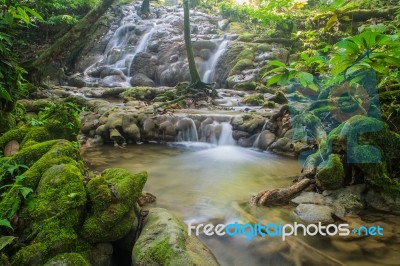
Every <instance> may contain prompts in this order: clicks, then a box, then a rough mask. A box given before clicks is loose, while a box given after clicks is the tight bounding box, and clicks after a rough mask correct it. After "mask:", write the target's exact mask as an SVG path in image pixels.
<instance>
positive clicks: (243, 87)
mask: <svg viewBox="0 0 400 266" xmlns="http://www.w3.org/2000/svg"><path fill="white" fill-rule="evenodd" d="M256 87H257V83H256V82H254V81H246V82H241V83H237V84H235V85H234V86H233V89H234V90H240V91H253V90H255V89H256Z"/></svg>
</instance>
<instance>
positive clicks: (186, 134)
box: [177, 117, 199, 142]
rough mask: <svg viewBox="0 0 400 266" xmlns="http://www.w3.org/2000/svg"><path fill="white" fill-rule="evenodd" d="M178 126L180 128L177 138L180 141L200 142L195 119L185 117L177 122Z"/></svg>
mask: <svg viewBox="0 0 400 266" xmlns="http://www.w3.org/2000/svg"><path fill="white" fill-rule="evenodd" d="M177 128H178V130H179V133H178V137H177V140H178V141H179V142H182V141H189V142H198V141H199V136H198V134H197V129H196V124H195V123H194V121H193V119H191V118H188V117H185V118H183V119H182V120H179V121H178V122H177Z"/></svg>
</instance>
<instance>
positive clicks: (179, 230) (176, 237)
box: [132, 208, 218, 265]
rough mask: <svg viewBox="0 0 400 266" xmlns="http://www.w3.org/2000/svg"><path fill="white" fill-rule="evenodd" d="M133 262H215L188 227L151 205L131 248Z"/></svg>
mask: <svg viewBox="0 0 400 266" xmlns="http://www.w3.org/2000/svg"><path fill="white" fill-rule="evenodd" d="M132 262H133V264H134V265H163V264H168V265H218V262H217V261H216V260H215V258H214V256H213V255H212V253H211V252H210V251H209V250H208V249H207V248H206V247H205V246H204V245H203V244H202V243H201V242H200V241H199V240H198V239H197V238H196V237H195V236H194V235H193V233H192V234H191V235H188V232H187V226H186V225H185V224H184V223H183V222H181V221H180V220H179V219H178V218H177V217H176V216H174V215H173V214H171V213H170V212H168V211H167V210H165V209H161V208H153V209H150V212H149V214H148V216H147V218H146V221H145V224H144V227H143V230H142V232H141V234H140V236H139V238H138V240H137V242H136V243H135V246H134V248H133V251H132Z"/></svg>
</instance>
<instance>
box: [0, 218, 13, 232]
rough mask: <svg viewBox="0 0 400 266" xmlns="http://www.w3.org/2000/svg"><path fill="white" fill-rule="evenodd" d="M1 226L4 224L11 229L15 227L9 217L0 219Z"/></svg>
mask: <svg viewBox="0 0 400 266" xmlns="http://www.w3.org/2000/svg"><path fill="white" fill-rule="evenodd" d="M0 226H4V227H8V228H10V229H13V228H12V226H11V224H10V221H9V220H7V219H0ZM13 230H14V229H13Z"/></svg>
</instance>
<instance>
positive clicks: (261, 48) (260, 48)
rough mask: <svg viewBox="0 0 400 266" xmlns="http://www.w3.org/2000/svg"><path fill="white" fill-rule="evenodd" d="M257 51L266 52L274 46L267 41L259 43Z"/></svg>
mask: <svg viewBox="0 0 400 266" xmlns="http://www.w3.org/2000/svg"><path fill="white" fill-rule="evenodd" d="M257 51H258V52H259V53H265V52H270V51H272V46H271V45H269V44H266V43H260V44H258V45H257Z"/></svg>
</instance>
